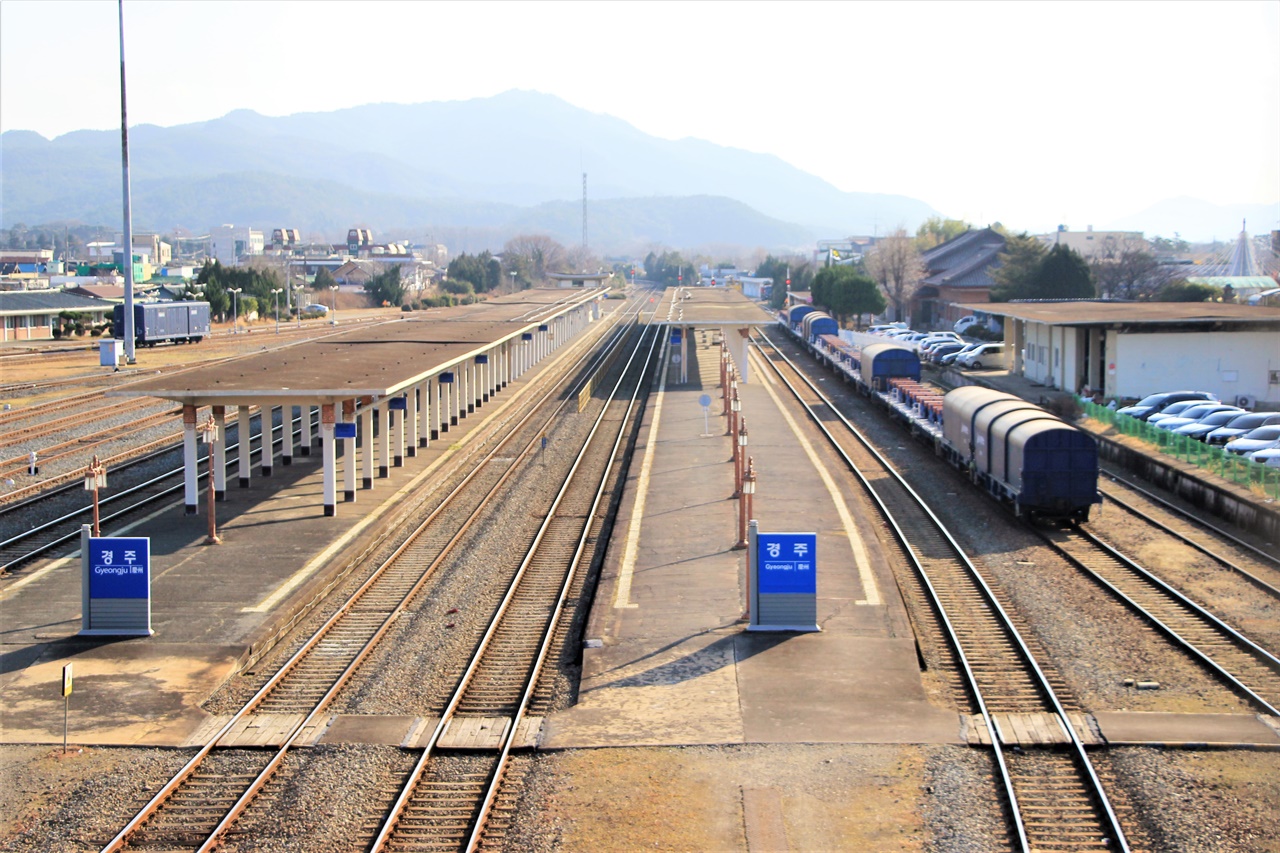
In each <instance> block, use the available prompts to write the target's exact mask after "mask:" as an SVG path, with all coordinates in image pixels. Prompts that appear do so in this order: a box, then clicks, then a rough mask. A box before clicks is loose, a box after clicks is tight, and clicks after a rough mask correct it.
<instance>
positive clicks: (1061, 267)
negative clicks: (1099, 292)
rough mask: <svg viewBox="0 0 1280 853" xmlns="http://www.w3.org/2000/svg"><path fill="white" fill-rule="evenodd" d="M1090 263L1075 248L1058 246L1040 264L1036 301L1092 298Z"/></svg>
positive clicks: (1034, 297)
mask: <svg viewBox="0 0 1280 853" xmlns="http://www.w3.org/2000/svg"><path fill="white" fill-rule="evenodd" d="M1094 295H1095V290H1094V287H1093V275H1092V274H1091V273H1090V272H1089V264H1088V263H1087V262H1086V261H1085V259H1084V258H1083V257H1082V256H1081V255H1080V253H1079V252H1077V251H1076V250H1075V249H1071V248H1068V247H1066V246H1054V247H1053V248H1052V249H1050V250H1049V254H1047V255H1045V258H1044V260H1043V261H1041V262H1040V269H1039V272H1038V275H1037V276H1036V279H1035V290H1034V293H1033V295H1032V298H1033V299H1092V298H1093V297H1094Z"/></svg>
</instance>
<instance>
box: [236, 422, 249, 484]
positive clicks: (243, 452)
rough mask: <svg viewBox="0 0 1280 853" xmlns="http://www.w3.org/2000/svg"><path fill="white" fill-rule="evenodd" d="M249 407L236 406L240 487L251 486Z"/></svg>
mask: <svg viewBox="0 0 1280 853" xmlns="http://www.w3.org/2000/svg"><path fill="white" fill-rule="evenodd" d="M249 418H250V415H249V407H248V406H237V407H236V435H237V436H238V441H239V443H240V456H239V459H238V460H237V463H236V469H237V471H238V473H239V474H240V488H242V489H247V488H249V471H250V470H251V469H252V465H250V464H249V443H250V438H251V436H250V435H249V430H250V429H251V428H252V425H251V423H250V421H249Z"/></svg>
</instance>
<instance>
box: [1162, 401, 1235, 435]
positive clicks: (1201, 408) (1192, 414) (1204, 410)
mask: <svg viewBox="0 0 1280 853" xmlns="http://www.w3.org/2000/svg"><path fill="white" fill-rule="evenodd" d="M1229 411H1234V412H1238V413H1241V414H1243V413H1244V409H1241V408H1239V407H1237V406H1231V405H1228V404H1227V403H1214V402H1202V403H1200V404H1199V405H1198V406H1192V407H1191V408H1189V409H1185V410H1184V411H1183V412H1182V414H1180V415H1176V416H1174V417H1172V418H1163V419H1162V420H1160V421H1157V422H1156V424H1155V425H1156V426H1158V427H1159V428H1160V429H1167V430H1177V429H1180V428H1182V427H1184V426H1186V425H1187V424H1194V423H1198V422H1200V421H1202V420H1204V419H1205V418H1207V417H1209V415H1212V414H1214V413H1215V412H1229ZM1147 423H1151V421H1150V420H1148V421H1147Z"/></svg>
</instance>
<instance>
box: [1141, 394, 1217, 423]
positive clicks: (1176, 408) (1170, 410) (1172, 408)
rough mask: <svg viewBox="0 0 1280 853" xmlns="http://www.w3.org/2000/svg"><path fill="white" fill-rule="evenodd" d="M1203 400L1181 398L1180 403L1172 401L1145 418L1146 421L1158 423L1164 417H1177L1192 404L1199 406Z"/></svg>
mask: <svg viewBox="0 0 1280 853" xmlns="http://www.w3.org/2000/svg"><path fill="white" fill-rule="evenodd" d="M1203 402H1204V400H1183V401H1182V402H1180V403H1172V404H1170V405H1169V406H1168V407H1167V408H1165V409H1163V410H1162V411H1159V412H1156V413H1155V414H1154V415H1152V416H1151V417H1149V418H1147V423H1149V424H1154V423H1159V422H1160V421H1162V420H1164V419H1165V418H1174V417H1178V416H1179V415H1181V414H1182V413H1183V412H1185V411H1186V410H1187V409H1190V408H1191V407H1192V406H1199V405H1200V404H1201V403H1203Z"/></svg>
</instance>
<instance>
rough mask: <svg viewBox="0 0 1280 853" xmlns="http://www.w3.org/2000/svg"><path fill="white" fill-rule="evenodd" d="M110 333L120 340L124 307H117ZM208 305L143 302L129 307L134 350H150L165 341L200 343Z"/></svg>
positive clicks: (207, 326) (206, 325)
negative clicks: (138, 348)
mask: <svg viewBox="0 0 1280 853" xmlns="http://www.w3.org/2000/svg"><path fill="white" fill-rule="evenodd" d="M111 330H112V334H114V335H115V336H116V337H117V338H123V337H124V335H125V328H124V306H123V305H117V306H116V307H115V313H114V315H113V316H112V320H111ZM209 330H210V323H209V303H208V302H144V303H136V304H135V305H134V306H133V340H134V344H135V345H138V346H148V347H153V346H155V345H156V344H161V343H164V342H166V341H172V342H174V343H200V341H202V340H204V338H205V336H206V335H208V334H209Z"/></svg>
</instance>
